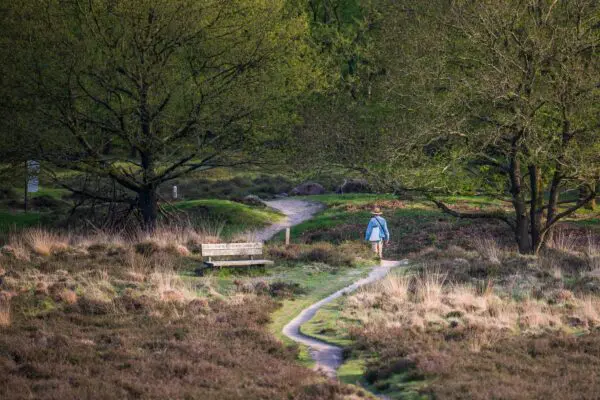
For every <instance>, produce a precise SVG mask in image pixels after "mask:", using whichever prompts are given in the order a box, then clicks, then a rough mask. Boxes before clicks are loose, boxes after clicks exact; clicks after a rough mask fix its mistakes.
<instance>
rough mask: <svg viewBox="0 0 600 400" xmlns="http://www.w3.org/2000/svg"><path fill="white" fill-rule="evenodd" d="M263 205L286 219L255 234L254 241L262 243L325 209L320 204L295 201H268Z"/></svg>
mask: <svg viewBox="0 0 600 400" xmlns="http://www.w3.org/2000/svg"><path fill="white" fill-rule="evenodd" d="M264 203H265V204H266V205H267V206H269V207H271V208H274V209H276V210H278V211H280V212H282V213H283V214H285V216H286V218H285V219H284V220H283V221H281V222H276V223H274V224H273V225H270V226H268V227H266V228H265V229H262V230H260V231H258V232H256V240H257V241H262V242H264V241H267V240H269V239H271V238H272V237H273V236H275V235H276V234H277V233H278V232H281V231H282V230H284V229H285V228H289V227H292V226H295V225H298V224H300V223H302V222H304V221H307V220H309V219H311V218H312V217H313V215H315V214H316V213H318V212H319V211H321V210H323V209H324V208H325V206H324V205H323V204H321V203H315V202H313V201H307V200H296V199H281V200H270V201H265V202H264Z"/></svg>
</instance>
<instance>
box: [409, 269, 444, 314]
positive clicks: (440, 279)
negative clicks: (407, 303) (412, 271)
mask: <svg viewBox="0 0 600 400" xmlns="http://www.w3.org/2000/svg"><path fill="white" fill-rule="evenodd" d="M446 278H447V275H446V274H444V273H441V272H439V271H427V270H425V272H423V273H422V274H421V275H420V276H419V277H418V278H417V290H416V298H417V299H418V301H419V302H421V303H423V305H424V306H425V307H426V308H428V309H429V308H434V307H437V306H439V305H440V304H441V299H442V294H443V291H444V282H445V281H446Z"/></svg>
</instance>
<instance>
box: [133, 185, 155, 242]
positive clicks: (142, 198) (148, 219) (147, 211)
mask: <svg viewBox="0 0 600 400" xmlns="http://www.w3.org/2000/svg"><path fill="white" fill-rule="evenodd" d="M138 196H139V198H138V199H139V200H138V207H139V209H140V212H141V213H142V221H143V226H144V229H145V230H146V231H153V230H154V228H156V219H157V216H158V197H157V195H156V189H155V188H154V187H146V188H143V189H142V190H141V191H140V193H139V195H138Z"/></svg>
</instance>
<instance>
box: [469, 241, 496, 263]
mask: <svg viewBox="0 0 600 400" xmlns="http://www.w3.org/2000/svg"><path fill="white" fill-rule="evenodd" d="M473 246H474V247H475V250H476V251H477V252H478V253H479V255H480V256H481V257H483V258H484V259H485V260H488V261H490V262H492V263H495V264H500V259H501V257H502V249H500V246H498V242H497V241H496V240H495V239H494V238H492V237H485V236H484V237H477V238H475V239H473Z"/></svg>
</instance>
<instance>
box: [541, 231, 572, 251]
mask: <svg viewBox="0 0 600 400" xmlns="http://www.w3.org/2000/svg"><path fill="white" fill-rule="evenodd" d="M548 247H549V248H551V249H555V250H559V251H563V252H565V253H573V252H575V251H576V249H577V247H578V246H577V236H576V235H575V233H574V232H570V231H567V230H566V229H556V230H555V231H554V232H553V234H552V239H551V240H549V241H548Z"/></svg>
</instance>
